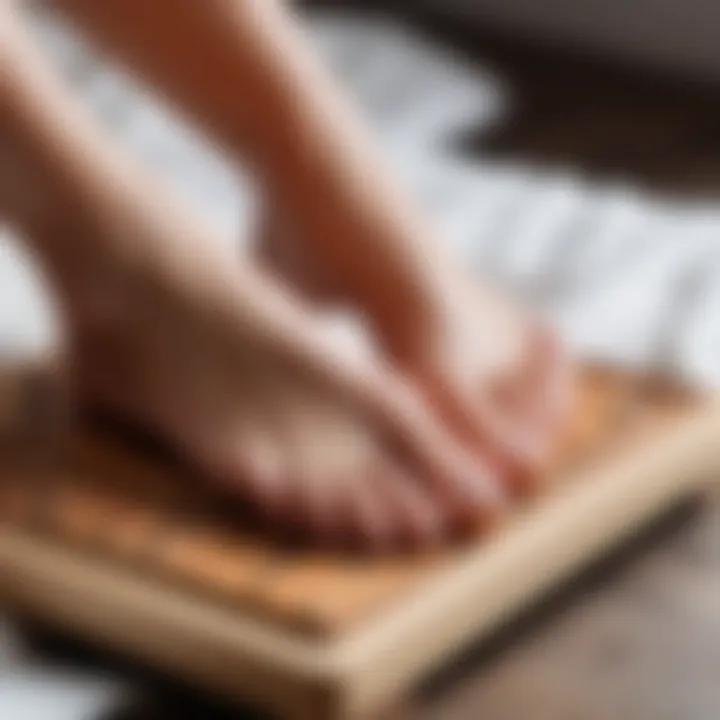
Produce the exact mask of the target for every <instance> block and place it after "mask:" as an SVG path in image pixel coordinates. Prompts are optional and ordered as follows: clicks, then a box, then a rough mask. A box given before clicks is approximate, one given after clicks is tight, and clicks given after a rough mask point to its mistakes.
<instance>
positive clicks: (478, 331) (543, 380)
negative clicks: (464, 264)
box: [256, 217, 571, 493]
mask: <svg viewBox="0 0 720 720" xmlns="http://www.w3.org/2000/svg"><path fill="white" fill-rule="evenodd" d="M300 240H301V239H300ZM303 249H304V248H303V243H302V242H301V241H300V242H298V238H295V237H291V236H289V235H288V234H287V230H286V228H283V227H281V226H278V221H277V219H276V218H274V217H270V218H268V222H266V223H265V226H264V227H263V228H262V233H261V234H260V241H259V243H258V245H257V247H256V256H257V258H258V260H259V261H260V262H261V263H262V264H263V265H264V266H265V267H268V268H270V269H271V270H272V271H273V272H274V273H275V274H276V275H277V276H278V277H281V278H283V280H284V281H285V282H286V283H288V284H290V285H291V286H292V287H293V288H295V289H296V290H297V291H299V292H301V293H303V295H304V296H305V297H306V298H308V299H310V300H312V301H314V302H316V303H324V304H327V303H342V302H351V303H352V302H353V298H351V297H350V298H349V297H347V296H344V295H343V294H342V292H341V291H340V288H339V286H338V285H337V284H333V283H332V281H331V280H330V277H329V275H328V274H327V273H324V272H323V271H322V270H321V268H320V267H319V264H318V263H314V262H312V261H311V260H310V259H309V258H308V256H307V254H304V253H303ZM363 304H364V303H363V301H362V299H361V300H360V305H361V307H362V305H363ZM371 304H372V303H371ZM428 307H430V308H433V311H432V313H427V312H426V309H427V308H428ZM421 308H422V309H421ZM377 325H378V326H379V327H380V328H381V330H380V333H379V334H380V336H381V340H382V342H383V345H384V346H385V348H386V349H388V350H389V351H390V355H391V356H392V358H393V359H394V361H395V364H396V366H397V367H399V368H400V369H401V370H402V371H403V372H405V373H409V375H410V377H412V378H413V379H414V381H415V382H416V383H417V384H418V385H419V387H420V388H421V391H422V392H423V393H424V395H425V397H426V398H427V399H428V400H429V401H430V402H431V404H432V405H433V407H434V408H435V410H436V411H437V412H439V413H440V414H441V416H442V417H443V418H444V419H445V420H446V422H448V423H450V425H451V426H452V427H453V428H455V430H456V432H458V433H459V434H460V435H461V437H463V438H464V439H465V441H466V442H467V443H468V444H469V445H471V446H472V447H473V448H476V449H477V448H479V449H480V450H481V453H482V456H483V457H484V458H488V457H491V458H492V460H493V463H494V466H495V467H496V469H497V470H498V472H499V474H500V475H501V476H502V477H503V478H504V480H505V481H506V482H507V483H508V484H509V486H510V487H511V488H512V489H513V490H515V491H517V492H520V493H526V492H528V491H530V490H532V489H534V486H535V483H536V481H537V480H538V478H539V474H540V471H541V469H542V468H543V466H544V464H545V462H546V461H547V459H548V458H549V456H550V455H551V453H552V450H553V446H554V443H555V441H556V438H557V435H558V433H559V432H560V431H561V429H562V427H563V423H564V421H565V419H566V414H567V411H568V408H569V397H570V389H571V373H570V368H569V364H568V361H567V358H566V357H565V356H564V354H563V350H562V348H561V347H560V344H559V342H558V341H557V339H556V338H554V336H553V334H552V332H551V331H550V330H549V329H545V328H542V327H541V325H540V323H539V322H538V321H536V320H533V319H532V318H531V317H530V314H529V313H523V312H522V311H521V310H520V309H519V308H518V307H517V306H515V305H514V304H513V303H512V302H511V301H510V300H509V299H507V298H505V297H504V296H503V294H502V293H501V292H499V291H494V290H493V289H491V288H490V287H489V286H486V285H483V284H482V283H481V282H479V281H473V280H470V279H468V278H467V277H465V276H464V274H463V273H461V272H457V273H456V276H455V277H454V278H453V281H452V282H446V283H445V284H444V289H443V290H442V291H441V292H438V290H437V287H433V288H431V287H428V288H427V289H426V302H421V303H418V304H417V305H416V306H414V307H412V306H408V307H407V308H406V309H405V311H404V312H403V314H402V315H401V316H400V318H399V321H398V320H397V319H396V320H395V323H394V327H399V326H402V328H403V329H402V332H394V331H393V330H392V327H391V326H390V325H389V324H385V323H383V322H380V323H377ZM388 328H389V329H388Z"/></svg>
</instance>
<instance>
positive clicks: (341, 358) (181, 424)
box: [0, 153, 502, 550]
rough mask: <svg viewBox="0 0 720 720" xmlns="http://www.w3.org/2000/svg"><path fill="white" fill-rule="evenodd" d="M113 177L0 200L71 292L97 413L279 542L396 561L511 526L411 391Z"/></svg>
mask: <svg viewBox="0 0 720 720" xmlns="http://www.w3.org/2000/svg"><path fill="white" fill-rule="evenodd" d="M91 156H92V153H88V154H87V155H85V156H76V157H84V158H85V159H86V160H88V159H89V158H90V157H91ZM79 164H81V163H79ZM101 166H102V163H99V164H96V163H95V162H92V163H90V164H88V166H87V167H85V168H82V167H77V168H76V169H75V170H76V173H74V174H75V175H76V176H78V177H79V176H82V175H83V174H84V172H85V171H87V170H91V171H92V173H93V177H94V184H93V193H94V194H93V204H92V206H90V205H88V206H86V205H84V199H83V198H82V197H80V196H76V195H75V191H74V189H73V188H71V187H68V186H66V187H64V188H63V192H57V193H53V192H51V191H49V190H48V192H43V197H44V198H45V199H44V200H43V203H44V204H43V206H42V213H40V214H36V212H35V210H36V209H37V208H38V200H37V198H35V199H30V198H29V196H28V195H26V194H24V195H23V198H20V197H11V194H9V193H6V194H5V196H4V197H3V198H1V199H0V200H1V201H2V204H3V205H4V207H5V208H6V210H7V211H8V215H9V216H10V217H12V218H14V219H15V221H16V224H18V225H19V227H20V228H21V229H22V230H23V231H24V233H25V234H26V237H28V238H31V239H32V244H33V247H34V249H35V250H36V251H37V252H38V254H39V256H41V257H42V258H43V260H44V261H45V265H46V268H47V270H48V272H49V275H50V277H51V278H52V279H53V281H54V284H55V286H56V287H57V288H58V289H59V291H60V297H61V300H62V305H63V307H64V310H65V315H66V318H67V320H68V327H69V329H70V339H71V349H72V352H73V357H74V359H75V367H76V369H77V378H78V383H79V386H80V389H81V392H82V394H83V396H84V397H85V398H86V399H87V400H88V401H89V402H91V403H92V404H94V405H99V406H101V407H104V408H107V409H109V410H110V411H111V412H113V413H116V414H120V415H122V416H124V417H126V418H128V419H130V420H132V421H134V422H138V423H140V424H142V425H143V426H145V427H147V428H149V429H151V430H152V431H153V432H155V433H157V434H158V435H160V436H161V437H162V438H164V439H165V440H166V441H168V442H169V443H171V444H172V445H173V446H174V447H175V448H176V449H177V450H178V451H179V452H180V453H181V455H183V456H184V457H185V458H187V459H188V460H189V461H190V462H191V463H192V464H193V465H195V466H196V467H197V468H199V469H200V470H201V471H202V473H203V474H204V475H206V476H207V477H208V478H209V479H211V480H212V481H213V482H214V484H215V485H216V486H217V487H219V488H222V489H223V491H224V492H226V493H228V494H229V495H231V496H234V497H235V498H237V499H239V500H242V501H243V502H244V503H247V504H250V505H251V506H252V507H253V508H255V510H256V511H257V513H258V514H259V515H260V516H261V517H262V518H263V519H265V520H266V521H267V522H268V523H269V524H270V526H271V527H273V528H274V530H275V531H276V532H278V533H282V534H285V533H289V534H292V535H293V536H294V537H298V536H301V537H305V538H307V539H308V540H311V541H317V542H319V543H321V544H323V545H329V546H338V545H340V546H347V545H353V546H359V547H362V548H370V549H382V550H390V549H394V548H399V547H405V546H426V545H431V544H435V543H437V542H438V541H440V540H442V539H443V538H446V537H447V536H449V535H453V534H455V533H458V532H461V531H466V530H467V529H468V528H469V527H471V526H472V527H476V528H477V527H481V526H485V525H486V524H487V523H489V522H491V521H492V520H494V519H495V518H496V517H497V516H498V514H499V512H500V510H501V507H502V496H501V493H500V491H499V489H498V485H497V483H496V482H495V478H494V477H493V476H491V474H490V472H489V471H488V470H487V468H485V467H483V466H482V465H481V464H480V463H479V462H477V461H476V459H475V458H473V457H472V456H470V455H469V454H468V453H466V452H465V451H464V449H463V448H462V446H461V445H460V444H459V443H458V442H457V441H456V439H455V438H454V437H453V436H452V435H451V433H450V432H448V431H447V430H446V429H445V427H444V425H443V424H442V423H441V422H440V421H439V419H438V418H437V416H436V414H435V413H434V412H433V411H432V410H431V408H430V407H429V405H428V404H427V403H426V402H425V401H424V400H423V399H422V398H421V397H420V395H419V394H418V393H416V392H415V391H414V390H413V388H412V387H410V386H409V385H408V383H406V382H405V381H403V380H402V379H400V378H399V377H397V376H395V375H394V374H393V373H392V372H391V371H390V370H388V369H387V368H386V367H384V366H383V365H381V364H380V362H379V361H378V360H377V359H376V358H374V357H373V356H372V355H371V354H370V353H366V354H358V355H354V354H353V355H350V354H347V353H342V352H340V351H339V349H338V344H337V343H335V342H333V338H332V336H331V335H330V334H329V332H328V330H327V329H326V328H324V327H322V326H321V325H320V324H319V322H318V321H317V320H316V319H315V318H314V317H313V316H312V315H311V314H310V313H308V312H306V311H305V309H304V308H303V307H301V305H300V304H299V303H298V302H295V301H293V300H292V299H291V297H290V296H288V295H286V294H285V293H284V292H283V291H282V290H281V289H280V288H278V287H276V286H275V285H273V284H272V283H271V282H270V281H269V280H268V279H267V278H265V277H264V276H263V274H262V273H261V272H260V271H257V270H256V269H254V268H253V267H252V266H250V265H242V266H240V267H238V266H237V264H236V263H234V262H232V258H230V257H227V256H226V255H225V252H224V251H222V249H221V247H222V244H221V243H218V242H215V239H214V238H213V237H212V236H211V234H210V233H208V232H207V231H206V230H205V228H204V227H202V226H201V225H200V224H199V223H198V222H197V221H196V219H195V218H194V217H192V216H190V215H189V214H187V213H185V212H184V209H183V208H182V207H179V206H178V205H177V204H175V203H174V202H173V201H172V199H170V198H167V197H166V196H165V195H164V194H163V192H162V189H160V188H158V187H156V186H155V185H153V184H151V183H149V182H148V181H147V179H146V178H145V177H144V176H142V175H140V174H138V175H137V176H135V177H132V176H127V177H125V176H124V174H123V175H122V176H120V175H115V173H118V172H120V171H119V170H118V168H116V167H108V168H105V170H111V171H112V172H110V173H109V174H105V173H104V172H103V171H102V170H101V171H99V172H98V171H97V168H98V167H101ZM24 167H25V170H26V172H27V168H29V167H31V165H30V164H29V163H25V165H24ZM4 170H8V168H4ZM8 172H9V170H8ZM124 172H129V170H124V171H123V173H124ZM35 179H36V180H37V184H35V185H34V187H38V188H43V185H44V183H45V179H40V178H39V176H35ZM117 180H122V181H117ZM0 185H2V184H1V183H0ZM53 198H60V199H61V202H56V201H55V200H53ZM27 200H30V201H29V202H26V201H27Z"/></svg>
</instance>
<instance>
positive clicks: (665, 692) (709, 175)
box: [116, 17, 720, 720]
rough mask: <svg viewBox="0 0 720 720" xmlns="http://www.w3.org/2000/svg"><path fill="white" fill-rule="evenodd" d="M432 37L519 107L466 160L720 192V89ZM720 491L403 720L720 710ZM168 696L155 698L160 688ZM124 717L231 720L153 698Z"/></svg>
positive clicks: (490, 648) (595, 717)
mask: <svg viewBox="0 0 720 720" xmlns="http://www.w3.org/2000/svg"><path fill="white" fill-rule="evenodd" d="M419 22H420V24H421V25H423V27H425V28H426V29H428V28H431V30H428V32H432V34H434V35H435V36H437V37H440V38H443V39H447V40H449V41H452V43H453V44H454V45H455V46H456V47H460V48H464V49H465V50H466V51H467V52H468V53H469V54H470V55H472V56H474V57H477V58H481V59H482V60H483V62H485V63H488V64H489V65H490V67H493V68H495V69H496V70H497V72H498V73H499V74H500V75H502V76H503V77H505V78H507V79H508V80H509V82H510V83H511V85H512V87H513V89H514V90H515V92H516V93H517V96H518V98H519V100H520V102H519V104H518V108H517V111H516V113H515V115H514V116H513V117H511V118H510V119H509V122H508V123H507V124H505V125H504V126H503V127H502V128H500V129H499V130H498V131H496V132H494V133H493V134H492V135H485V136H481V135H476V136H473V135H472V134H471V135H470V136H469V137H467V138H465V139H464V142H463V143H459V145H462V147H463V148H464V149H465V151H468V152H481V153H482V154H483V155H488V154H490V155H495V156H498V157H510V156H515V157H523V158H535V159H541V160H544V161H546V162H548V163H550V164H553V163H557V164H562V165H568V164H571V165H578V166H580V167H582V168H585V169H586V170H587V171H588V172H589V173H590V174H597V175H598V176H603V175H611V176H617V175H622V176H625V177H628V176H629V177H632V178H634V179H636V180H638V181H640V182H642V183H644V184H647V185H649V186H652V187H655V188H658V189H661V190H662V189H672V190H681V191H682V192H686V193H688V194H691V195H696V194H698V193H700V194H706V195H711V196H712V195H714V194H715V193H717V192H718V191H720V89H714V88H708V87H700V86H696V87H691V86H690V85H689V84H688V83H687V82H684V81H680V80H668V79H659V78H657V77H653V76H651V75H649V74H646V75H643V74H641V73H637V74H630V73H628V72H627V71H625V70H622V71H621V70H619V69H617V68H614V67H612V66H611V65H604V64H603V63H600V62H596V61H592V60H586V59H581V58H578V57H575V56H572V55H570V54H565V53H562V52H559V51H555V50H552V51H548V50H546V49H545V50H539V49H534V48H529V47H524V46H521V45H518V44H509V43H506V42H503V41H499V40H497V39H491V38H487V37H486V38H481V37H479V36H478V35H477V34H476V33H472V34H470V33H468V32H467V31H465V30H464V29H458V28H453V27H451V26H448V25H444V24H443V23H440V22H438V21H436V20H434V19H432V18H428V17H425V18H421V19H420V20H419ZM718 667H720V491H718V492H711V493H708V496H707V497H706V498H704V499H703V500H702V502H701V503H699V504H698V505H697V506H696V507H693V508H686V509H684V510H682V511H680V512H678V513H677V514H676V515H675V516H674V517H673V518H669V519H668V520H667V521H666V522H665V523H661V524H660V525H659V526H658V527H657V528H655V529H654V531H653V532H652V533H650V534H649V535H648V536H646V537H644V538H642V539H641V540H639V541H638V542H637V543H635V544H634V545H633V546H632V547H631V548H628V549H627V550H626V551H625V552H623V553H621V554H620V555H618V556H616V557H614V558H612V559H611V560H610V561H608V562H606V563H604V564H603V565H602V566H601V567H599V568H596V569H595V570H594V571H593V572H591V573H589V574H588V575H587V576H586V577H585V578H583V579H582V580H581V581H579V582H577V583H575V584H574V585H573V587H572V588H570V589H566V590H565V591H564V592H562V593H560V594H559V595H558V596H557V597H555V598H554V599H553V600H551V601H550V602H548V603H547V604H546V605H545V606H544V607H543V608H540V609H539V610H538V611H537V612H536V613H535V614H534V615H533V617H532V618H531V619H529V620H525V621H523V622H522V623H521V624H520V625H516V626H515V627H513V628H510V629H509V630H507V631H506V632H503V633H501V634H500V635H499V636H498V637H497V638H496V639H495V640H494V641H493V642H491V643H489V644H485V645H484V646H483V647H480V648H476V649H474V650H473V651H471V652H469V653H467V654H465V655H464V656H463V657H462V658H461V659H459V660H458V662H457V663H456V664H454V665H453V666H452V667H450V668H449V669H448V670H447V671H445V672H444V673H443V675H442V676H441V677H437V678H434V679H433V680H432V681H431V682H429V683H428V686H427V687H426V688H425V689H424V691H423V692H422V693H421V694H420V696H419V697H418V698H417V700H416V702H415V706H414V707H409V708H404V709H403V710H402V711H401V712H400V713H399V715H398V716H399V717H404V718H406V720H444V719H447V720H478V718H479V717H482V718H483V720H546V719H547V720H618V719H619V718H632V720H696V719H697V720H699V719H701V718H714V717H717V716H718V712H720V683H718ZM152 687H153V688H155V686H154V685H153V686H152ZM149 695H150V696H151V697H150V699H149V700H148V701H147V702H146V703H141V707H139V708H137V709H132V710H129V711H128V712H127V713H126V714H124V715H122V717H121V716H120V715H119V716H118V717H117V718H116V720H165V719H167V720H170V719H172V720H178V719H181V718H189V719H190V718H192V719H193V720H195V719H196V718H198V719H199V718H203V719H205V718H208V719H211V718H214V717H217V718H224V717H234V718H237V717H243V718H250V717H254V716H251V715H249V714H248V715H240V716H238V714H236V713H235V714H232V715H230V714H227V715H226V714H225V713H224V712H222V710H219V709H218V710H215V709H212V708H208V707H206V706H205V705H204V704H202V702H201V701H198V700H196V699H195V698H186V697H178V695H177V690H175V689H173V690H168V689H164V688H159V689H157V688H156V689H153V690H152V691H151V692H149Z"/></svg>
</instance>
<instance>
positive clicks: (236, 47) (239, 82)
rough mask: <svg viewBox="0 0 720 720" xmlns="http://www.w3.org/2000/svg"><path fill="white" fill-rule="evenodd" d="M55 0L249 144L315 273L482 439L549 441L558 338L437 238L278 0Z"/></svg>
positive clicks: (518, 447) (200, 116) (514, 451)
mask: <svg viewBox="0 0 720 720" xmlns="http://www.w3.org/2000/svg"><path fill="white" fill-rule="evenodd" d="M59 4H60V5H62V6H63V7H66V8H67V9H68V10H70V11H71V12H72V13H73V15H74V17H75V18H77V20H78V21H79V22H80V23H81V24H83V25H84V27H86V28H87V29H88V30H89V31H90V32H91V33H92V34H94V35H95V36H96V37H98V38H100V39H101V40H102V42H103V43H104V44H105V45H106V46H108V47H110V48H112V49H113V50H114V51H115V52H117V53H118V55H119V56H120V57H121V58H122V59H123V60H125V61H126V62H128V63H129V64H130V65H132V66H133V67H134V68H135V69H136V70H138V71H139V72H140V73H142V74H144V75H145V76H146V77H148V78H149V79H150V80H151V81H152V82H153V83H154V84H155V85H156V86H158V87H160V88H162V90H163V91H164V92H165V94H166V95H167V96H169V97H170V98H171V99H173V100H174V101H175V102H176V103H178V104H179V105H180V106H182V107H183V108H184V109H185V110H186V111H187V112H189V113H190V114H191V116H192V117H193V118H194V119H195V120H196V121H198V122H199V123H200V124H201V125H202V126H204V127H205V128H206V129H207V130H208V131H209V132H211V133H212V134H213V135H214V136H215V137H216V138H217V139H218V140H219V141H220V142H222V143H223V144H224V145H225V146H226V147H227V148H229V149H230V151H231V152H233V153H236V155H243V156H244V157H245V156H249V157H250V158H251V160H252V162H253V163H254V167H255V169H256V171H257V173H258V175H259V177H260V179H261V181H262V182H263V183H264V184H265V185H266V187H267V188H268V189H269V191H270V194H271V195H272V197H273V207H275V208H282V211H283V215H284V220H286V221H287V222H288V223H289V224H291V225H292V228H293V231H294V232H293V240H294V242H296V243H298V244H299V245H300V247H301V252H302V256H303V257H304V258H308V257H311V258H312V263H313V266H312V268H311V271H312V273H313V275H315V276H316V277H320V278H330V277H332V278H333V279H334V280H335V284H336V285H337V286H339V287H340V288H341V289H342V291H343V293H344V294H346V295H347V296H349V297H350V298H351V299H352V300H353V302H355V303H357V304H358V305H359V306H360V307H361V308H362V310H363V311H364V312H365V313H366V314H367V315H368V317H369V318H370V319H371V321H372V323H373V324H374V327H375V329H376V331H377V332H378V334H379V336H380V337H381V338H382V341H383V344H384V346H385V348H386V350H387V351H388V352H389V354H390V355H391V356H392V358H393V359H394V361H395V362H396V364H397V365H398V366H399V367H400V368H402V370H403V371H404V372H405V373H408V374H409V375H410V377H412V378H413V379H414V381H415V382H416V383H417V384H419V385H420V386H421V387H422V388H424V391H425V393H426V396H427V397H428V398H430V400H431V401H432V403H433V404H434V406H435V407H436V408H437V409H438V410H439V411H440V412H442V414H443V416H444V417H445V419H446V420H447V421H450V422H451V424H452V425H453V426H454V427H455V428H456V429H457V430H458V431H459V432H460V433H462V434H463V436H465V437H467V438H468V440H469V442H470V443H471V444H472V445H473V446H475V445H477V443H478V442H480V443H481V444H484V445H485V446H486V449H487V446H488V443H489V445H490V446H492V447H494V448H495V449H496V450H497V449H498V447H497V446H498V445H500V446H501V448H500V455H501V456H502V459H503V460H509V459H512V458H514V459H515V460H517V459H518V456H521V455H522V456H524V457H525V459H526V460H528V461H531V460H532V458H533V457H534V456H536V455H538V454H539V455H542V451H543V450H544V449H547V447H548V445H549V439H550V438H551V437H552V436H553V434H554V430H555V429H556V427H557V426H558V424H559V421H560V419H561V418H562V417H563V408H564V407H565V402H564V398H565V395H564V394H563V392H562V391H561V388H563V387H565V385H566V382H565V380H566V378H567V375H566V373H565V371H564V365H563V363H562V362H561V360H560V356H559V354H558V352H557V348H556V347H554V344H553V343H552V341H551V340H549V339H548V337H547V334H543V333H538V332H536V331H535V329H534V322H533V321H532V320H531V319H530V318H529V317H527V316H526V315H525V314H524V313H521V312H519V311H518V310H517V309H515V308H514V307H512V306H511V304H510V303H509V302H506V301H505V300H504V299H503V298H502V297H501V295H499V294H498V293H494V292H493V291H491V289H490V288H488V287H481V286H479V285H478V284H477V283H476V282H475V281H474V280H473V279H472V278H470V277H468V276H467V275H466V274H465V273H464V272H463V270H462V269H461V268H460V267H459V265H458V264H457V263H455V262H454V260H453V258H451V257H448V256H447V255H446V254H445V253H444V252H443V251H442V250H441V248H440V245H439V244H438V243H436V242H435V241H434V233H433V231H432V230H431V229H430V228H429V226H428V224H427V223H426V222H425V221H424V220H423V219H422V218H421V217H420V216H419V214H417V213H416V212H415V209H414V208H413V207H412V206H411V205H410V203H409V202H408V201H407V199H406V198H405V197H404V195H403V193H402V191H401V190H400V189H399V188H398V187H397V186H396V185H395V183H394V182H393V180H392V177H391V174H390V173H389V172H388V170H387V169H386V168H385V166H384V163H383V162H382V160H381V158H380V157H379V156H378V153H377V152H376V149H375V147H374V145H373V143H372V141H371V140H370V139H369V137H368V135H367V133H366V131H365V128H363V127H362V124H361V123H360V122H358V118H357V117H356V115H355V114H354V113H353V112H352V109H351V108H349V107H348V106H347V104H346V103H345V102H344V100H343V98H342V97H340V96H339V95H338V93H337V92H336V90H335V88H334V87H333V85H332V82H331V81H330V79H329V77H328V75H327V73H326V72H325V70H324V68H323V67H322V66H321V64H320V63H319V61H318V59H317V58H316V57H315V55H314V54H313V52H312V50H311V48H309V46H308V44H307V42H306V40H305V38H304V37H303V36H302V34H301V33H300V32H299V31H298V29H297V27H296V24H295V23H294V22H293V19H292V17H291V16H290V14H289V13H288V12H287V11H285V9H284V8H283V7H282V5H281V4H280V3H279V2H277V1H276V0H244V1H243V2H239V1H238V0H207V2H203V3H177V2H175V1H174V0H156V2H153V3H152V4H150V5H149V4H148V3H146V2H144V1H143V0H106V2H103V3H96V2H92V0H59ZM190 48H192V52H189V49H190ZM248 97H252V98H253V101H252V103H247V102H244V100H245V99H246V98H248ZM285 254H286V255H287V253H285ZM276 256H277V254H276ZM286 269H287V265H286ZM306 270H307V266H306V267H305V268H304V271H303V272H302V273H298V272H295V273H294V275H295V277H296V279H297V277H298V275H300V277H304V275H305V271H306ZM539 337H540V338H541V339H540V340H539V341H537V338H539ZM538 358H539V361H538ZM538 378H539V379H538ZM533 391H534V392H533ZM499 397H500V398H503V402H502V403H501V402H500V401H499V400H498V398H499ZM508 398H512V403H511V409H512V412H509V411H508V412H505V410H506V408H505V407H503V403H505V404H507V401H508ZM500 409H501V410H503V414H499V410H500ZM516 416H518V417H519V416H521V417H522V420H523V422H522V423H520V425H518V422H516V420H517V417H516ZM503 418H504V419H503Z"/></svg>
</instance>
